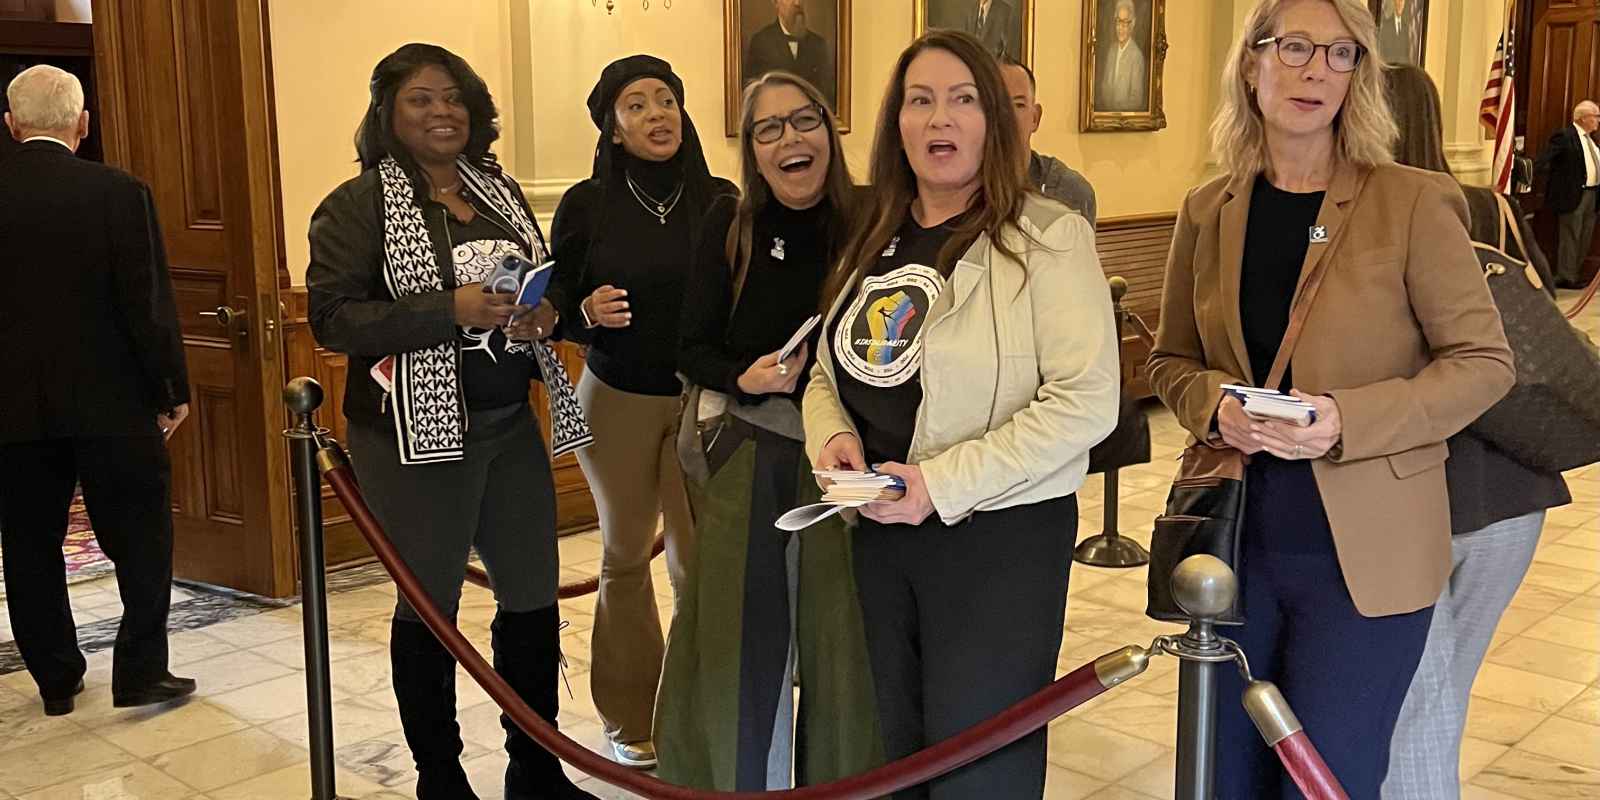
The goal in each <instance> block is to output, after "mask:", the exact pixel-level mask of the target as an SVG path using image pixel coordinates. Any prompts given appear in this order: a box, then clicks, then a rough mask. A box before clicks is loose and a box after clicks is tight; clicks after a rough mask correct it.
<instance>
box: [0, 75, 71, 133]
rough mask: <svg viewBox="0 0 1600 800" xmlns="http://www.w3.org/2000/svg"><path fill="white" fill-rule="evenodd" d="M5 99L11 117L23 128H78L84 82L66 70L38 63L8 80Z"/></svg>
mask: <svg viewBox="0 0 1600 800" xmlns="http://www.w3.org/2000/svg"><path fill="white" fill-rule="evenodd" d="M6 100H7V101H8V102H10V103H11V119H12V120H13V121H15V122H16V124H17V127H19V128H21V129H22V130H25V131H33V132H53V131H64V130H69V129H72V128H76V127H78V118H79V117H80V116H82V115H83V84H82V83H79V82H78V79H77V77H76V76H74V75H73V74H72V73H70V72H67V71H66V70H63V69H60V68H58V67H52V66H50V65H48V64H39V65H38V66H34V67H29V68H27V69H25V70H23V71H22V72H20V73H18V74H17V77H15V78H13V79H12V80H11V85H9V86H7V87H6Z"/></svg>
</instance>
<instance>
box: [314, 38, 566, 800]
mask: <svg viewBox="0 0 1600 800" xmlns="http://www.w3.org/2000/svg"><path fill="white" fill-rule="evenodd" d="M371 89H372V100H371V104H370V106H369V107H368V109H367V114H366V116H365V117H364V118H363V120H362V123H361V129H360V131H359V132H358V133H357V135H356V151H357V154H358V156H359V159H360V162H361V167H362V171H361V174H360V175H358V176H356V177H355V178H352V179H350V180H348V181H346V182H344V183H343V184H341V185H340V186H339V187H338V188H337V189H334V190H333V192H332V193H330V194H329V195H328V197H327V198H326V199H325V200H323V201H322V204H321V205H320V206H319V207H318V208H317V210H316V213H314V214H313V215H312V218H311V231H310V238H311V264H310V267H309V268H308V270H307V273H306V283H307V289H308V291H309V294H310V303H311V308H310V318H311V326H312V331H313V332H314V333H315V334H316V337H317V341H318V342H319V343H321V344H322V346H323V347H326V348H328V349H329V350H333V351H336V352H340V353H345V354H347V355H348V356H349V357H350V366H349V381H348V384H347V386H346V392H345V401H344V412H345V416H346V418H347V419H348V420H349V438H350V449H351V453H352V455H353V456H354V465H355V469H356V475H357V477H358V478H359V479H360V480H361V485H362V488H363V489H364V491H365V494H366V496H367V500H368V502H370V503H371V505H372V510H373V512H374V513H375V514H376V515H377V517H378V520H379V521H380V522H381V523H383V526H384V528H385V529H386V530H387V531H388V533H389V536H390V538H391V539H392V540H393V542H394V544H395V547H396V548H397V549H398V550H399V551H400V555H401V556H402V557H403V558H404V559H405V561H406V564H407V566H409V567H410V568H411V569H412V571H414V572H415V573H416V574H417V577H418V578H419V579H420V580H421V582H422V584H423V586H424V587H425V588H426V589H427V591H428V594H429V596H430V598H431V599H432V600H433V601H434V602H435V603H437V604H438V605H439V606H440V608H441V609H442V610H443V611H444V613H445V614H446V615H447V616H450V617H452V618H453V617H454V616H455V613H456V609H457V606H458V604H459V601H460V597H461V582H462V579H463V577H464V574H465V569H466V562H467V554H468V550H469V548H473V547H476V548H477V551H478V553H479V555H480V556H481V557H482V558H483V561H484V565H485V567H486V568H487V569H488V571H489V574H490V576H491V578H492V579H493V583H494V592H495V601H496V603H497V605H498V608H497V609H496V612H495V618H494V623H493V626H492V629H493V639H494V664H495V669H497V670H498V671H499V672H500V674H501V675H502V676H504V677H505V679H506V681H507V682H508V683H510V684H511V686H512V687H513V688H515V689H516V690H517V692H518V693H519V694H521V695H522V697H523V698H524V699H525V700H526V701H527V702H528V704H529V705H530V706H532V707H533V709H534V711H536V712H538V713H539V714H540V715H541V716H543V717H544V718H545V719H547V720H549V721H551V723H552V724H553V723H554V721H555V718H556V711H557V696H556V680H557V668H558V664H559V662H560V657H561V654H560V649H559V639H558V624H559V620H558V615H557V610H556V605H555V602H556V575H557V563H556V558H557V556H556V539H555V488H554V484H553V483H552V480H551V473H550V460H549V457H548V456H546V454H545V447H544V442H543V441H542V440H541V439H540V436H539V432H538V427H537V424H536V422H535V420H534V417H533V414H532V413H531V411H530V409H529V408H528V382H529V381H530V380H532V379H534V378H535V377H536V376H538V375H539V373H540V372H543V373H544V374H543V378H544V379H545V381H546V384H547V387H548V388H549V390H550V392H551V394H552V396H553V397H557V398H559V397H560V396H561V395H563V394H565V395H567V396H568V397H570V395H571V391H572V390H571V387H570V386H569V385H568V384H567V383H566V376H565V374H564V373H562V372H560V365H559V362H558V361H556V359H555V358H554V356H553V355H552V354H551V353H550V352H549V350H548V347H547V346H546V345H545V344H543V343H542V342H540V341H538V340H539V339H542V338H544V337H545V336H548V335H549V333H550V331H551V330H552V329H553V328H554V327H555V324H556V321H557V319H556V313H555V311H554V309H553V308H552V307H551V306H550V304H549V303H541V304H540V306H539V307H538V308H527V307H523V306H517V305H514V304H512V302H511V300H510V295H507V294H494V293H486V292H484V291H483V287H482V285H481V283H482V282H483V280H484V279H485V278H487V277H488V276H489V275H490V273H491V272H492V271H493V270H494V269H495V267H496V266H498V265H499V264H500V263H501V261H502V260H503V259H504V258H505V257H506V256H510V255H516V256H520V257H522V258H527V259H531V260H533V261H534V262H539V261H541V260H543V259H544V258H545V244H544V240H543V236H542V235H541V234H540V232H539V227H538V225H537V223H535V222H534V219H533V214H532V213H530V212H529V209H528V206H527V203H526V200H524V198H523V196H522V193H521V192H520V191H519V190H518V188H517V184H516V181H514V180H512V179H511V178H510V176H508V175H506V174H505V173H504V172H503V171H502V170H501V169H500V167H499V164H498V163H497V162H496V161H495V157H494V154H493V153H491V152H489V146H490V144H492V143H493V142H494V141H495V139H496V138H498V136H499V131H498V130H497V129H496V127H495V122H494V120H495V118H496V114H495V108H494V101H493V99H492V98H491V97H490V95H489V89H488V87H487V86H485V85H484V82H483V80H482V79H481V78H479V77H478V75H477V74H476V73H474V72H473V71H472V68H471V67H470V66H468V65H467V63H466V62H465V61H463V60H461V59H460V58H459V57H457V56H455V55H454V54H452V53H450V52H449V51H446V50H444V49H442V48H439V47H435V46H433V45H427V44H408V45H406V46H404V47H401V48H400V49H399V50H396V51H395V52H394V53H392V54H390V55H389V56H387V57H385V58H384V59H383V60H382V61H380V62H378V66H377V67H376V68H375V69H374V70H373V73H372V82H371ZM552 405H553V406H554V405H556V403H554V402H553V403H552ZM555 428H556V429H557V430H558V434H557V436H556V442H555V450H556V451H557V452H558V453H559V452H560V451H562V450H563V449H568V448H571V447H576V446H581V445H582V444H583V443H584V436H585V434H584V430H583V423H582V420H581V418H573V417H568V418H563V419H560V420H557V424H556V426H555ZM563 439H565V441H563ZM389 653H390V656H391V667H392V670H393V678H394V680H393V682H394V692H395V699H396V700H397V701H398V704H399V710H400V720H401V724H402V726H403V728H404V731H405V736H406V743H407V744H408V745H409V746H410V747H411V753H412V757H413V758H414V759H415V760H416V764H417V797H418V798H419V800H428V799H429V798H438V799H439V800H462V798H473V797H475V795H474V794H473V792H472V788H471V786H470V785H468V783H467V777H466V774H465V772H464V771H463V770H462V768H461V763H460V755H461V750H462V743H461V735H460V728H459V726H458V725H457V724H456V717H455V712H456V709H455V673H456V669H455V666H456V665H455V660H454V659H453V658H452V657H451V656H450V654H449V653H448V652H447V651H446V650H445V649H444V647H443V646H442V645H441V644H440V643H439V642H438V640H437V639H435V638H434V637H433V634H432V633H431V632H429V631H428V629H427V628H426V627H425V626H424V625H423V624H422V622H421V621H420V619H419V618H418V616H417V614H416V611H415V610H414V609H413V608H412V607H411V606H410V605H409V604H407V603H406V602H405V600H404V599H401V600H400V601H399V602H398V603H397V604H396V608H395V616H394V621H393V623H392V627H391V629H390V640H389ZM502 724H503V725H504V726H505V729H506V752H507V753H508V754H509V755H510V764H509V765H508V766H507V768H506V777H505V796H506V797H507V798H520V799H521V800H532V798H536V797H537V798H584V797H590V795H588V794H587V793H584V792H582V791H580V790H578V789H577V788H576V787H574V786H573V785H572V783H571V781H569V780H568V779H567V777H566V775H565V774H564V773H563V772H562V770H561V765H560V762H558V761H557V760H556V759H555V757H554V756H552V755H550V754H549V753H548V752H546V751H545V750H544V749H543V748H541V747H539V746H538V745H537V744H535V743H534V742H533V741H532V740H531V739H529V738H528V737H527V736H526V735H525V734H523V733H522V732H521V730H519V729H518V728H517V727H516V726H515V725H513V724H512V723H511V722H510V721H509V720H507V719H506V718H504V717H502Z"/></svg>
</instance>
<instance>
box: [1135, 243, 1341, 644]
mask: <svg viewBox="0 0 1600 800" xmlns="http://www.w3.org/2000/svg"><path fill="white" fill-rule="evenodd" d="M1330 260H1331V259H1330V258H1326V257H1325V258H1322V259H1320V260H1318V261H1317V263H1316V265H1315V266H1314V267H1312V272H1311V275H1310V276H1309V277H1307V279H1306V283H1305V286H1304V288H1303V289H1302V290H1301V292H1300V296H1299V297H1298V298H1297V300H1296V302H1295V304H1294V307H1293V308H1292V309H1291V310H1290V312H1289V325H1288V327H1287V328H1285V329H1284V334H1283V341H1282V342H1281V343H1280V344H1279V345H1278V354H1277V356H1276V357H1275V358H1274V359H1273V362H1272V369H1271V370H1270V371H1269V372H1268V373H1267V382H1266V383H1264V384H1262V385H1263V386H1265V387H1268V388H1273V389H1276V388H1278V385H1279V384H1281V383H1283V376H1284V373H1286V372H1288V370H1289V356H1290V355H1292V354H1293V353H1294V347H1295V344H1296V343H1297V342H1298V341H1299V339H1300V332H1301V331H1302V330H1304V328H1305V325H1306V316H1307V315H1308V314H1309V313H1310V311H1311V302H1312V300H1314V299H1315V298H1316V296H1317V290H1319V289H1321V288H1322V278H1323V276H1324V275H1326V274H1327V268H1328V262H1329V261H1330ZM1248 463H1249V457H1248V456H1246V455H1245V454H1243V453H1241V452H1239V451H1238V450H1235V449H1233V448H1232V447H1228V446H1226V445H1223V444H1220V443H1218V444H1212V443H1209V442H1204V441H1200V442H1195V443H1194V444H1191V445H1189V447H1188V449H1186V450H1184V451H1183V458H1182V460H1181V461H1180V462H1179V464H1178V475H1177V477H1176V478H1175V479H1173V481H1172V490H1171V491H1170V492H1168V493H1167V508H1166V513H1164V514H1162V515H1161V516H1159V517H1156V524H1155V531H1154V532H1153V533H1152V535H1151V537H1150V573H1149V577H1148V578H1147V579H1146V584H1145V593H1146V601H1145V612H1144V613H1145V615H1146V616H1149V617H1150V618H1152V619H1158V620H1162V621H1165V622H1186V621H1188V619H1189V615H1188V614H1186V613H1184V611H1183V609H1182V608H1180V607H1179V606H1178V602H1177V600H1176V598H1174V597H1173V596H1172V572H1173V570H1176V569H1177V568H1178V564H1180V563H1182V562H1183V560H1184V559H1186V558H1188V557H1189V556H1193V555H1200V554H1205V555H1210V556H1215V557H1217V558H1219V559H1222V561H1223V562H1224V563H1226V564H1227V565H1228V566H1229V567H1231V568H1232V569H1233V574H1234V576H1235V578H1236V579H1237V580H1238V584H1239V585H1240V586H1243V585H1244V573H1243V570H1244V559H1243V554H1242V552H1241V550H1240V546H1241V543H1242V541H1243V538H1244V537H1243V536H1242V534H1243V532H1244V500H1245V490H1246V482H1245V466H1246V465H1247V464H1248ZM1243 597H1244V592H1243V591H1240V592H1238V593H1237V594H1236V595H1235V596H1234V601H1233V606H1232V607H1230V608H1229V609H1228V610H1227V611H1225V612H1224V613H1222V614H1221V615H1220V616H1218V617H1217V619H1216V623H1217V624H1218V625H1243V624H1244V621H1245V609H1244V600H1243Z"/></svg>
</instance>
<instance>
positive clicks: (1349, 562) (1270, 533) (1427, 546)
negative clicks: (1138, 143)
mask: <svg viewBox="0 0 1600 800" xmlns="http://www.w3.org/2000/svg"><path fill="white" fill-rule="evenodd" d="M1374 36H1375V33H1374V24H1373V20H1372V17H1371V15H1370V13H1369V12H1368V11H1367V10H1366V8H1365V4H1364V3H1361V2H1360V1H1359V0H1262V2H1260V3H1259V4H1258V5H1257V7H1256V8H1255V10H1254V11H1253V12H1252V13H1251V14H1250V16H1249V18H1248V20H1247V21H1246V24H1245V27H1244V30H1243V31H1241V33H1240V36H1239V39H1238V41H1237V42H1236V43H1235V46H1234V50H1233V56H1232V58H1231V59H1230V61H1229V63H1228V66H1227V68H1226V71H1225V73H1224V77H1223V88H1224V92H1223V94H1224V101H1223V104H1222V108H1221V109H1220V110H1219V112H1218V115H1217V118H1216V120H1215V121H1214V122H1213V124H1212V136H1213V144H1214V146H1215V147H1216V149H1217V152H1218V153H1219V155H1220V157H1221V159H1222V161H1223V163H1224V164H1225V166H1226V167H1227V169H1228V173H1229V174H1227V175H1225V176H1223V177H1220V178H1218V179H1216V180H1214V181H1212V182H1210V183H1208V184H1206V185H1204V186H1201V187H1199V188H1197V189H1195V190H1193V191H1191V192H1190V193H1189V196H1188V198H1187V199H1186V200H1185V201H1184V206H1183V210H1182V213H1181V215H1180V217H1179V220H1178V225H1177V230H1176V232H1175V235H1174V237H1173V244H1172V251H1171V254H1170V256H1169V259H1168V264H1167V278H1166V286H1165V290H1164V297H1163V300H1162V316H1161V330H1160V332H1159V333H1158V334H1157V337H1156V346H1155V349H1154V351H1153V352H1152V353H1151V356H1150V364H1149V374H1150V380H1151V385H1152V386H1153V387H1154V388H1155V391H1156V394H1157V395H1158V396H1160V397H1161V399H1162V401H1163V402H1164V403H1166V404H1167V406H1168V407H1170V408H1171V409H1172V410H1173V411H1174V412H1175V413H1176V414H1177V416H1178V419H1179V421H1180V422H1181V423H1182V424H1183V425H1184V427H1186V428H1188V429H1189V431H1190V432H1191V433H1193V434H1194V436H1195V437H1196V438H1197V439H1198V440H1200V441H1204V442H1206V443H1207V444H1209V445H1211V446H1214V447H1233V448H1236V449H1238V450H1240V451H1243V452H1244V453H1246V454H1248V455H1250V456H1251V459H1250V467H1249V470H1248V475H1247V481H1246V487H1247V491H1246V511H1245V532H1244V542H1243V548H1242V550H1243V554H1242V562H1243V563H1242V564H1241V565H1239V569H1240V574H1239V578H1240V591H1241V593H1242V596H1243V601H1244V603H1243V607H1244V614H1245V617H1246V620H1247V621H1246V624H1244V625H1243V626H1241V627H1238V628H1235V629H1233V630H1232V631H1231V634H1232V635H1233V638H1235V639H1236V640H1237V641H1238V642H1239V644H1240V645H1241V646H1242V647H1243V648H1244V650H1245V652H1246V653H1247V654H1248V656H1249V657H1250V663H1251V666H1252V667H1253V668H1254V669H1255V674H1256V675H1257V676H1258V677H1261V678H1265V679H1268V680H1273V681H1275V682H1277V683H1278V685H1279V687H1280V688H1282V689H1283V691H1284V693H1285V694H1286V695H1287V697H1288V699H1289V702H1290V704H1291V705H1293V707H1294V709H1295V711H1296V713H1297V714H1298V715H1299V716H1300V718H1301V720H1302V721H1303V722H1304V723H1305V725H1306V729H1307V731H1308V732H1309V733H1310V734H1311V735H1312V737H1313V738H1314V739H1315V740H1316V742H1317V745H1318V747H1319V748H1321V750H1322V753H1323V755H1324V757H1325V758H1326V759H1327V761H1328V763H1329V765H1330V766H1331V767H1332V768H1333V770H1334V772H1335V774H1336V775H1337V776H1338V777H1339V779H1340V780H1341V781H1343V782H1344V785H1345V787H1346V788H1347V789H1348V790H1349V792H1350V796H1351V797H1364V798H1375V797H1377V796H1378V793H1379V786H1380V785H1381V783H1382V781H1383V777H1384V772H1385V770H1386V768H1387V762H1388V755H1389V738H1390V735H1391V733H1392V731H1393V729H1394V724H1395V719H1396V717H1397V715H1398V713H1399V709H1400V703H1401V700H1402V699H1403V698H1404V696H1405V692H1406V688H1407V686H1408V685H1409V683H1410V681H1411V676H1412V673H1413V672H1414V671H1415V669H1416V666H1417V661H1418V658H1419V657H1420V655H1421V652H1422V648H1423V644H1424V643H1425V641H1426V638H1427V632H1428V624H1429V618H1430V616H1431V611H1432V609H1431V607H1432V605H1433V602H1434V600H1435V598H1437V597H1438V595H1439V591H1440V589H1441V588H1442V586H1443V582H1444V580H1445V578H1446V576H1447V575H1448V574H1449V571H1450V511H1449V501H1448V498H1447V496H1446V493H1445V481H1444V461H1445V459H1446V457H1447V456H1448V455H1449V451H1448V449H1447V447H1446V446H1445V443H1444V441H1445V439H1447V438H1448V437H1449V436H1451V435H1452V434H1454V433H1456V432H1457V431H1459V430H1460V429H1461V428H1463V427H1465V426H1466V425H1467V423H1468V422H1470V421H1472V420H1473V419H1475V418H1476V417H1477V416H1478V415H1479V414H1481V413H1482V412H1483V411H1484V410H1485V409H1487V408H1488V407H1489V406H1490V405H1492V404H1493V403H1494V402H1495V401H1497V400H1499V399H1500V397H1501V396H1502V395H1503V394H1505V392H1506V391H1507V390H1508V389H1509V388H1510V386H1511V383H1512V380H1513V372H1512V366H1511V353H1510V351H1509V349H1508V348H1507V346H1506V343H1505V337H1504V333H1503V331H1502V330H1501V327H1500V318H1499V315H1498V313H1497V312H1496V311H1495V307H1494V305H1493V303H1492V301H1491V299H1490V296H1489V292H1488V289H1487V287H1486V286H1485V284H1484V282H1483V281H1482V280H1481V277H1480V276H1479V274H1478V266H1477V260H1476V258H1475V257H1474V255H1473V252H1472V247H1471V244H1470V242H1469V240H1468V237H1467V229H1466V223H1467V209H1466V203H1465V201H1464V200H1463V198H1462V196H1461V191H1460V189H1459V188H1457V186H1456V184H1455V182H1454V181H1452V180H1450V179H1449V178H1448V177H1447V176H1443V175H1437V174H1432V173H1427V172H1423V171H1420V170H1415V169H1411V168H1407V167H1401V166H1397V165H1395V164H1394V163H1393V161H1392V157H1391V155H1390V152H1391V145H1392V143H1393V141H1394V139H1395V136H1396V131H1395V124H1394V121H1393V120H1392V118H1391V117H1390V114H1389V108H1388V106H1387V102H1386V100H1385V97H1384V89H1383V79H1382V75H1381V69H1382V65H1381V63H1379V61H1378V59H1377V58H1376V57H1370V56H1369V54H1370V53H1371V52H1372V46H1373V43H1374ZM1324 261H1326V277H1325V278H1324V281H1323V284H1322V287H1321V290H1320V292H1319V293H1318V294H1317V295H1316V298H1315V301H1314V303H1312V305H1311V307H1310V313H1309V315H1308V316H1307V318H1306V323H1305V328H1304V332H1303V333H1302V335H1301V337H1300V339H1299V343H1298V346H1297V347H1296V349H1295V350H1294V351H1293V354H1292V358H1291V360H1290V362H1289V369H1288V372H1287V374H1286V375H1285V377H1284V379H1283V381H1282V385H1281V386H1275V387H1268V388H1279V389H1282V390H1285V391H1289V390H1291V389H1292V390H1293V392H1294V393H1295V394H1296V395H1297V396H1299V397H1301V398H1303V399H1305V400H1306V401H1308V402H1310V403H1311V404H1313V405H1314V406H1315V407H1316V410H1317V421H1316V422H1315V423H1314V424H1312V425H1311V426H1309V427H1305V428H1297V427H1293V426H1291V425H1288V424H1286V423H1275V422H1268V421H1263V420H1255V419H1252V418H1250V417H1249V416H1247V415H1245V413H1244V411H1243V409H1242V407H1241V406H1240V405H1239V403H1238V402H1237V401H1235V400H1232V399H1224V398H1223V393H1222V391H1221V388H1220V387H1221V386H1222V385H1223V384H1227V383H1244V384H1257V383H1258V382H1264V381H1265V380H1266V378H1267V373H1268V371H1269V368H1270V365H1271V364H1272V362H1273V359H1274V357H1275V356H1276V354H1277V350H1278V346H1279V344H1280V343H1281V342H1282V340H1283V338H1284V333H1285V330H1286V328H1287V325H1288V320H1289V316H1290V308H1291V303H1292V301H1293V298H1295V297H1297V296H1298V294H1299V291H1300V288H1301V286H1302V285H1303V283H1304V279H1305V277H1306V276H1307V275H1308V274H1310V272H1311V271H1312V269H1314V268H1315V267H1316V266H1317V265H1318V264H1320V263H1322V262H1324ZM1222 683H1223V685H1222V687H1221V688H1222V692H1223V696H1224V697H1237V696H1238V695H1237V692H1238V691H1240V690H1241V689H1242V688H1243V686H1242V682H1241V681H1240V679H1239V677H1238V676H1237V675H1236V674H1233V673H1232V672H1231V671H1225V672H1224V673H1223V679H1222ZM1222 708H1223V711H1222V714H1221V718H1220V721H1219V724H1218V728H1219V730H1218V733H1219V736H1220V739H1221V740H1222V741H1225V742H1229V747H1228V748H1227V749H1225V750H1224V752H1223V753H1222V754H1221V756H1220V757H1219V760H1218V775H1217V781H1218V783H1217V796H1218V797H1223V798H1272V797H1279V796H1288V797H1297V796H1298V794H1296V793H1295V790H1294V789H1293V785H1292V783H1290V782H1289V781H1288V779H1287V777H1285V776H1284V775H1283V774H1282V772H1281V770H1280V769H1279V768H1278V767H1277V766H1276V764H1275V761H1274V759H1273V756H1272V754H1271V753H1270V752H1269V751H1267V750H1266V749H1265V748H1264V747H1263V746H1262V745H1261V744H1260V739H1259V737H1258V736H1257V735H1256V733H1255V731H1254V730H1253V728H1252V727H1251V723H1250V722H1249V721H1248V719H1247V718H1246V717H1245V715H1244V713H1243V711H1242V710H1241V709H1240V707H1239V705H1238V704H1237V703H1236V702H1234V701H1231V700H1229V701H1225V702H1223V704H1222Z"/></svg>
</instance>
